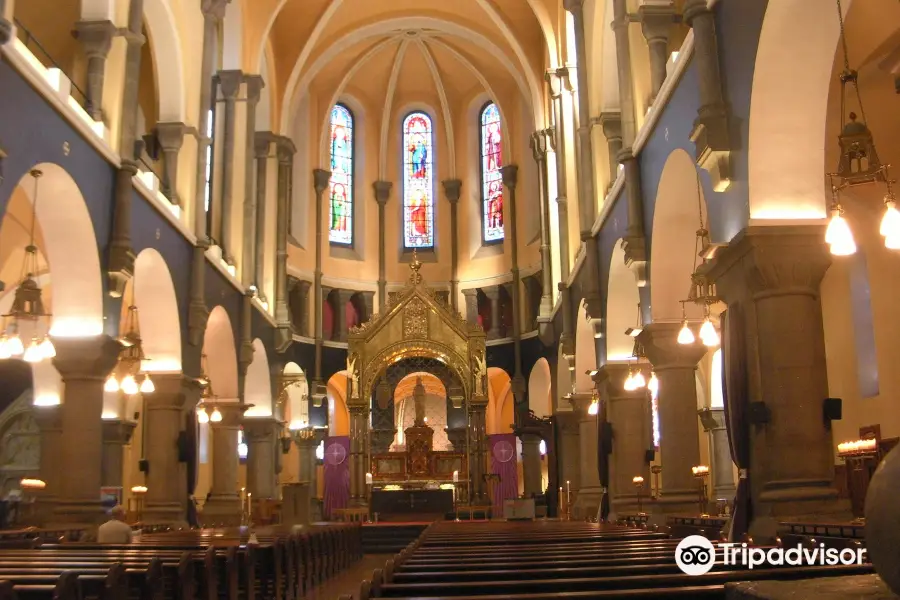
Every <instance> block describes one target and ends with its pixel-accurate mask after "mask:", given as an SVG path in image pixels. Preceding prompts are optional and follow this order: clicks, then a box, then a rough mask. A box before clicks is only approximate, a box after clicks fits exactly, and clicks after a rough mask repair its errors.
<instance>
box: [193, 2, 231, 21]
mask: <svg viewBox="0 0 900 600" xmlns="http://www.w3.org/2000/svg"><path fill="white" fill-rule="evenodd" d="M229 2H231V0H200V11H201V12H202V13H203V16H204V17H209V18H213V19H216V20H218V21H221V20H222V19H224V18H225V7H226V6H227V5H228V3H229Z"/></svg>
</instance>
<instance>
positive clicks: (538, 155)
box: [529, 129, 553, 317]
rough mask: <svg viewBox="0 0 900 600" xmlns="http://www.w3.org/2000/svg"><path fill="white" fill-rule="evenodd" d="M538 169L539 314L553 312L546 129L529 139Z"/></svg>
mask: <svg viewBox="0 0 900 600" xmlns="http://www.w3.org/2000/svg"><path fill="white" fill-rule="evenodd" d="M529 145H530V146H531V152H532V154H533V156H534V162H535V163H537V171H538V199H539V201H540V203H541V212H540V218H541V305H540V309H539V311H540V312H539V316H541V317H549V315H550V313H551V312H553V260H552V258H551V255H550V198H549V194H548V191H547V130H546V129H545V130H541V131H536V132H534V133H533V134H531V138H530V140H529Z"/></svg>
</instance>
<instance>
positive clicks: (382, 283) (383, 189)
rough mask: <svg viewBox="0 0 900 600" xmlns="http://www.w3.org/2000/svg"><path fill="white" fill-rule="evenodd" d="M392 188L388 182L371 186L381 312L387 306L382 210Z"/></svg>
mask: <svg viewBox="0 0 900 600" xmlns="http://www.w3.org/2000/svg"><path fill="white" fill-rule="evenodd" d="M393 186H394V184H393V183H391V182H390V181H376V182H375V183H373V184H372V188H373V189H374V190H375V202H377V203H378V306H379V309H380V311H381V312H384V311H385V307H386V306H387V259H386V258H385V252H386V249H387V246H386V244H387V242H386V241H385V230H386V229H387V222H386V221H385V215H384V208H385V206H387V202H388V200H389V199H390V197H391V188H392V187H393Z"/></svg>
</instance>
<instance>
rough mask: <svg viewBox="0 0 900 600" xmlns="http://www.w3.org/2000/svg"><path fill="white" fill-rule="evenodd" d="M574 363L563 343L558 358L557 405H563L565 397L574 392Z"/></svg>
mask: <svg viewBox="0 0 900 600" xmlns="http://www.w3.org/2000/svg"><path fill="white" fill-rule="evenodd" d="M574 368H575V365H574V363H572V362H570V358H569V357H567V356H566V354H565V353H564V352H563V347H562V344H560V346H559V350H558V351H557V358H556V402H557V407H559V406H560V405H561V402H562V401H563V398H565V397H566V396H567V395H569V394H571V393H572V385H573V383H574V382H573V381H572V371H573V370H574Z"/></svg>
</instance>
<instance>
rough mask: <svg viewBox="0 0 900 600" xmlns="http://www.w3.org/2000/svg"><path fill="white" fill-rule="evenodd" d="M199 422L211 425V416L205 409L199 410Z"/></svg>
mask: <svg viewBox="0 0 900 600" xmlns="http://www.w3.org/2000/svg"><path fill="white" fill-rule="evenodd" d="M197 422H198V423H209V415H208V414H207V413H206V409H205V408H199V409H197Z"/></svg>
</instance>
